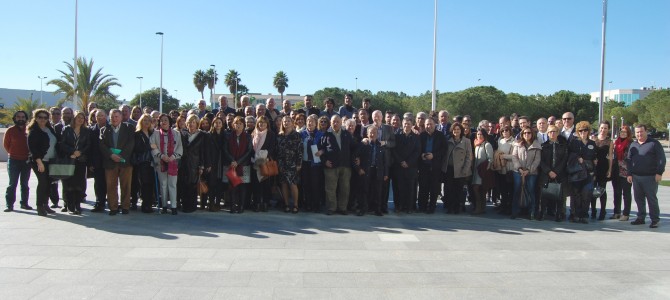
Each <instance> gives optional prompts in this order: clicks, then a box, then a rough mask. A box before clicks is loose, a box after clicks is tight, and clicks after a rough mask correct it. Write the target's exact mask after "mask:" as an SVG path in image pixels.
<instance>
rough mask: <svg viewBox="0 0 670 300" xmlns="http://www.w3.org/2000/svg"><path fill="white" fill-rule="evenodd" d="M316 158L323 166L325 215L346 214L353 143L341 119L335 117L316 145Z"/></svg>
mask: <svg viewBox="0 0 670 300" xmlns="http://www.w3.org/2000/svg"><path fill="white" fill-rule="evenodd" d="M318 148H319V151H318V152H317V156H319V158H320V159H321V161H322V162H323V164H324V169H323V173H324V177H325V182H326V205H327V207H328V210H327V214H328V215H332V214H333V213H334V212H337V213H339V214H342V215H346V214H347V204H348V203H349V181H350V179H351V168H352V166H353V164H352V163H353V153H354V150H355V149H354V143H353V137H352V136H351V134H350V133H349V132H348V131H346V130H342V119H341V118H340V116H338V115H335V116H333V117H332V118H331V119H330V128H329V129H328V131H327V132H326V133H325V134H324V135H323V137H322V138H321V140H320V141H319V143H318Z"/></svg>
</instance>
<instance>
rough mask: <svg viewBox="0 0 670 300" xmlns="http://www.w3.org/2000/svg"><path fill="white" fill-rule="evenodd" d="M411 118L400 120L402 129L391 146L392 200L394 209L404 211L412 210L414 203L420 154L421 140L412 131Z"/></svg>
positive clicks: (409, 211)
mask: <svg viewBox="0 0 670 300" xmlns="http://www.w3.org/2000/svg"><path fill="white" fill-rule="evenodd" d="M413 126H414V124H412V119H410V118H405V119H404V120H403V121H402V131H401V132H398V133H396V147H395V148H393V166H392V170H393V171H392V172H393V174H392V175H393V185H394V186H397V191H398V192H397V193H396V189H395V188H394V190H393V200H394V202H395V205H396V207H395V210H396V212H398V211H401V210H402V211H404V212H406V213H412V212H414V205H415V203H416V176H417V163H418V161H419V156H420V155H421V141H420V140H419V136H418V135H416V134H415V133H414V131H412V127H413Z"/></svg>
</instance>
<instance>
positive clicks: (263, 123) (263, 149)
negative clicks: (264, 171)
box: [250, 116, 277, 212]
mask: <svg viewBox="0 0 670 300" xmlns="http://www.w3.org/2000/svg"><path fill="white" fill-rule="evenodd" d="M269 128H270V121H269V120H268V118H266V117H265V116H260V117H259V118H258V120H256V129H254V131H253V132H252V134H251V137H252V139H251V141H252V144H253V148H254V157H252V159H251V162H252V163H254V164H255V165H258V166H260V164H263V163H265V162H267V161H268V160H275V159H276V150H277V136H276V134H275V133H274V132H272V130H270V129H269ZM255 168H256V169H258V167H255ZM258 175H259V172H258V171H257V172H252V174H251V189H250V192H251V194H252V195H251V201H252V207H253V210H254V211H262V212H266V211H267V210H268V204H270V200H272V192H271V190H272V181H273V180H272V178H262V181H261V178H259V177H258Z"/></svg>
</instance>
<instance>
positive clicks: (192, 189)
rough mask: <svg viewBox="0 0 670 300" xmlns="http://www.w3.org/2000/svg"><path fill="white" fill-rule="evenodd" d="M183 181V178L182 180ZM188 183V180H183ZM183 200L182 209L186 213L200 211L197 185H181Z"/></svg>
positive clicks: (185, 183)
mask: <svg viewBox="0 0 670 300" xmlns="http://www.w3.org/2000/svg"><path fill="white" fill-rule="evenodd" d="M180 179H182V178H180ZM183 179H184V180H185V181H188V178H183ZM181 190H182V191H181V192H182V199H181V208H182V211H184V212H185V213H190V212H194V211H196V210H197V209H198V190H197V189H196V184H195V183H190V182H184V183H183V184H182V185H181Z"/></svg>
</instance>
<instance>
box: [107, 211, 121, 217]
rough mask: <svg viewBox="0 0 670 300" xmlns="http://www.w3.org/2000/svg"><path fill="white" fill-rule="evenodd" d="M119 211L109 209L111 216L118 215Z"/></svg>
mask: <svg viewBox="0 0 670 300" xmlns="http://www.w3.org/2000/svg"><path fill="white" fill-rule="evenodd" d="M118 212H119V211H118V210H110V211H109V215H110V216H116V214H117V213H118Z"/></svg>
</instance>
